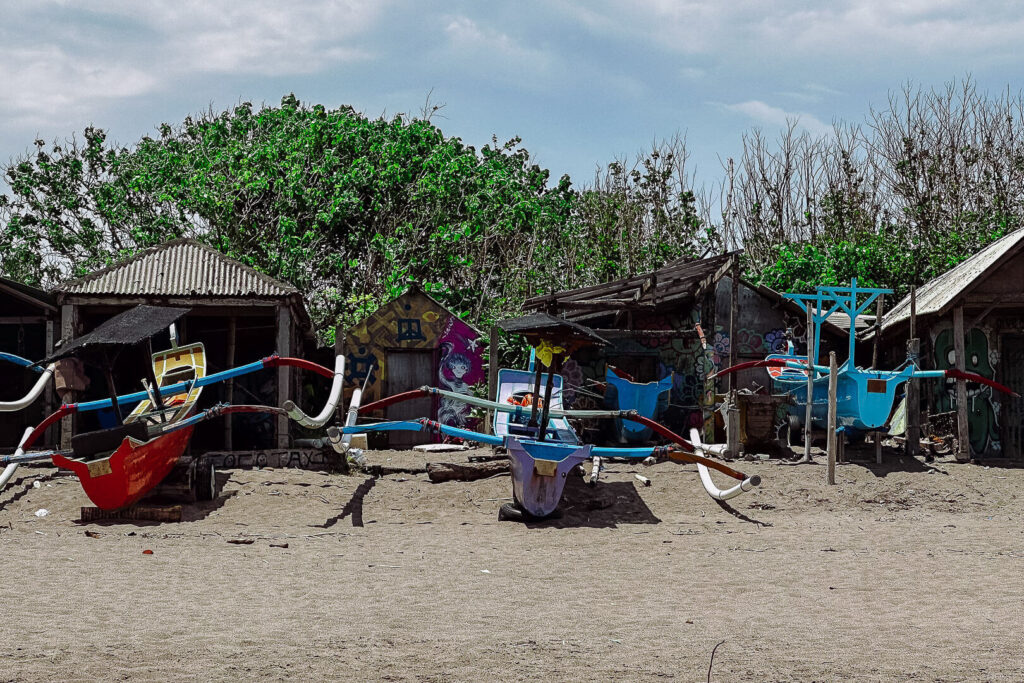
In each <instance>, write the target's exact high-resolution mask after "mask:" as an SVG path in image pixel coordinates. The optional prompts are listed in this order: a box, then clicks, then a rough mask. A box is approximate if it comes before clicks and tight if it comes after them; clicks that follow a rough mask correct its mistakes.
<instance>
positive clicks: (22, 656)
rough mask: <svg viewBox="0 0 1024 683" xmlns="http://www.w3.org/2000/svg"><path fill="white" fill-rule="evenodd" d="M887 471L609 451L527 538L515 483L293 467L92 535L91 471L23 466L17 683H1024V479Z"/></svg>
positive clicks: (8, 546)
mask: <svg viewBox="0 0 1024 683" xmlns="http://www.w3.org/2000/svg"><path fill="white" fill-rule="evenodd" d="M431 457H432V458H433V459H435V460H441V459H445V456H437V455H434V456H431ZM374 458H375V459H376V460H377V461H378V462H389V463H390V464H399V463H402V462H408V463H417V464H422V462H423V458H422V456H420V455H412V454H400V453H388V452H385V453H378V454H375V455H374ZM389 459H390V460H389ZM890 459H891V460H892V463H891V465H889V466H886V467H884V468H876V467H875V466H874V465H867V464H847V465H842V466H840V467H839V469H838V477H837V478H838V486H835V487H831V488H830V487H827V486H825V485H824V479H825V468H824V467H823V466H821V465H817V466H798V467H792V466H785V465H781V464H779V463H778V462H777V461H775V462H756V463H742V465H744V466H747V465H749V467H747V469H748V470H749V471H752V472H757V473H759V474H761V475H762V477H763V479H764V484H763V488H762V489H761V490H759V491H758V492H757V493H755V494H748V495H746V496H743V497H741V498H738V499H735V500H733V501H732V505H731V508H727V509H726V508H722V507H719V506H718V505H717V504H716V503H714V502H713V501H711V500H710V499H709V498H708V497H707V496H706V495H705V494H704V492H703V489H702V488H701V486H700V483H699V481H698V479H697V476H696V472H695V469H694V468H693V467H692V466H689V467H681V466H678V465H674V464H672V463H662V464H659V465H656V466H654V467H652V468H644V469H642V470H641V468H634V467H632V466H629V465H624V464H617V463H613V464H612V466H611V472H610V473H608V474H607V475H606V477H605V483H602V484H600V485H599V486H598V488H597V489H590V488H588V487H586V486H584V485H582V484H581V483H579V482H578V481H577V480H571V481H570V484H569V486H568V491H567V494H566V497H565V499H564V504H563V507H565V508H566V509H567V513H566V515H565V517H564V518H563V519H561V520H559V521H557V522H552V523H547V524H539V525H529V526H523V525H521V524H517V523H513V522H498V521H497V519H496V512H497V508H498V506H499V505H500V504H501V502H503V499H506V498H507V497H508V496H510V495H511V493H510V491H511V486H510V481H509V479H508V477H505V476H503V477H498V478H495V479H490V480H485V481H477V482H471V483H462V482H454V483H446V484H431V483H429V482H428V481H427V480H426V478H425V476H424V475H414V474H405V475H391V476H387V477H384V478H381V479H378V480H375V481H374V480H370V479H369V478H367V477H365V476H362V475H352V476H342V475H326V474H320V473H314V472H301V471H294V470H259V471H241V470H235V471H230V472H227V473H225V475H226V476H225V479H226V481H225V482H224V487H223V494H222V496H221V498H220V499H219V500H218V501H217V502H216V503H214V504H208V505H206V506H196V507H195V508H192V509H190V510H189V511H188V517H189V519H188V521H185V522H182V523H180V524H162V525H152V524H143V523H131V522H119V523H111V524H104V525H99V524H90V525H83V524H80V523H79V522H78V521H77V519H78V516H79V506H81V505H85V504H87V500H86V498H85V496H84V495H83V494H82V492H81V489H80V488H79V487H78V484H77V482H76V481H75V480H74V479H70V478H65V477H52V476H51V475H52V471H51V470H23V471H22V472H19V474H21V475H22V478H21V479H20V480H16V481H15V482H14V485H13V486H11V487H10V488H8V490H7V491H5V492H4V493H3V494H2V495H0V556H2V558H3V559H2V571H3V577H4V578H3V584H2V589H0V591H2V598H3V600H2V604H3V608H4V614H3V617H2V618H0V662H2V667H3V668H2V670H0V679H2V680H18V681H20V680H91V679H103V680H110V679H129V678H130V679H136V678H137V679H144V680H179V679H186V680H189V679H195V680H204V681H205V680H232V679H255V678H259V679H271V680H273V679H302V680H308V679H323V678H327V679H339V680H424V681H442V680H501V681H505V680H509V681H512V680H589V681H603V680H630V681H633V680H636V681H647V680H660V679H678V680H683V681H703V680H706V677H707V671H708V664H709V657H710V655H711V652H712V649H713V648H714V647H715V645H716V644H717V643H719V642H721V643H722V644H721V646H720V647H719V648H718V650H717V654H716V655H715V658H714V668H713V673H712V679H713V680H718V681H762V680H799V681H812V680H819V681H820V680H845V679H854V680H887V681H888V680H913V681H931V680H943V681H953V680H970V681H975V680H997V681H1020V680H1024V643H1022V639H1021V631H1022V626H1024V607H1022V599H1024V590H1022V588H1024V527H1022V521H1024V515H1022V511H1021V500H1020V498H1019V496H1020V491H1021V485H1022V484H1024V470H1017V469H997V468H992V469H986V468H982V467H978V466H972V465H957V464H953V463H948V462H941V463H937V464H936V466H935V467H934V468H932V467H931V466H926V465H925V464H924V463H922V462H920V461H916V460H910V459H906V458H905V459H903V461H902V462H897V460H896V457H895V455H893V456H890ZM634 471H643V473H644V474H646V475H647V476H650V477H651V479H652V481H653V484H652V486H651V487H650V488H643V487H641V486H639V484H638V483H636V482H635V481H634V480H633V478H632V472H634ZM37 480H38V481H40V482H41V485H40V486H39V487H38V488H37V487H34V486H33V482H34V481H37ZM723 483H724V482H723ZM371 484H372V488H371ZM357 490H359V491H360V492H365V497H364V498H363V501H362V507H361V509H360V507H359V506H358V505H348V507H347V508H346V505H347V504H348V503H349V501H350V500H352V498H353V494H354V493H355V492H356V491H357ZM40 508H46V509H48V510H49V511H50V514H49V515H48V516H46V517H44V518H37V517H36V516H35V515H34V513H35V511H36V510H38V509H40ZM342 515H343V516H342ZM360 521H361V522H362V523H363V526H355V524H356V523H359V522H360ZM86 532H93V534H94V535H95V534H98V538H96V537H92V536H89V535H86ZM231 539H241V540H253V541H254V542H253V543H251V544H246V545H238V544H232V543H228V541H229V540H231ZM284 544H287V548H283V547H275V546H280V545H284ZM147 549H148V550H152V551H153V554H152V555H147V554H143V551H144V550H147Z"/></svg>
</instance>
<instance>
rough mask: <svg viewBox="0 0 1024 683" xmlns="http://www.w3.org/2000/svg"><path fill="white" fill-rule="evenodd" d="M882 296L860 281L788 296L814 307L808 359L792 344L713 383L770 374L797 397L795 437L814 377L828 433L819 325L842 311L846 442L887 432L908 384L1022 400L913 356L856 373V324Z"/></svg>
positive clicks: (840, 399)
mask: <svg viewBox="0 0 1024 683" xmlns="http://www.w3.org/2000/svg"><path fill="white" fill-rule="evenodd" d="M883 294H892V290H891V289H878V288H870V287H858V286H857V280H856V278H854V279H853V281H852V282H851V284H850V286H849V287H818V288H817V291H816V293H815V294H784V295H783V296H785V297H786V298H787V299H791V300H793V301H796V302H798V303H800V304H801V305H803V306H804V307H806V306H808V305H810V306H811V307H812V320H813V323H814V325H813V328H814V330H813V334H811V333H809V334H808V340H809V344H810V349H811V352H810V354H809V355H806V356H801V355H797V353H796V349H795V347H794V345H793V342H792V341H790V342H788V345H787V350H786V353H784V354H773V355H769V356H767V357H766V358H765V359H764V360H760V361H749V362H746V363H740V364H738V365H734V366H732V367H730V368H726V369H724V370H722V371H720V372H718V373H717V374H715V375H714V376H713V377H720V376H722V375H727V374H729V373H733V372H738V371H740V370H745V369H748V368H758V367H763V368H767V371H768V375H769V376H770V377H771V380H772V383H773V385H774V388H775V391H777V392H779V393H786V394H789V395H790V396H792V397H793V402H792V403H791V404H789V406H788V408H787V410H788V412H789V420H790V431H791V433H802V428H803V426H804V423H805V421H806V407H807V400H808V375H811V377H810V379H811V385H812V390H811V397H810V400H811V421H812V424H813V425H814V426H815V427H818V428H820V429H824V428H826V425H827V421H828V382H829V367H828V366H825V365H819V364H818V358H819V349H820V342H821V325H822V323H823V322H824V321H825V320H827V319H828V318H829V316H831V315H832V314H833V313H836V312H840V311H841V312H843V313H845V314H846V315H848V316H849V318H850V321H851V322H850V333H849V347H848V353H847V359H846V361H845V362H844V363H843V364H842V365H841V366H839V368H838V371H837V387H836V396H837V399H836V424H837V426H838V427H839V428H840V429H842V430H843V431H844V432H845V433H846V434H847V435H848V436H851V437H857V436H859V435H860V434H863V433H865V432H871V431H884V426H885V424H886V423H887V422H888V420H889V416H890V415H891V414H892V411H893V405H894V403H895V401H896V392H897V390H898V388H899V387H900V385H902V384H903V383H904V382H906V381H908V380H910V379H945V378H952V379H963V380H966V381H969V382H977V383H979V384H983V385H985V386H989V387H992V388H993V389H995V390H997V391H1000V392H1002V393H1005V394H1009V395H1010V396H1014V397H1019V394H1017V392H1015V391H1013V390H1012V389H1010V388H1009V387H1006V386H1004V385H1002V384H1000V383H998V382H995V381H993V380H991V379H988V378H987V377H983V376H981V375H978V374H976V373H973V372H964V371H961V370H956V369H953V368H950V369H948V370H922V369H920V367H919V365H918V359H917V358H916V357H913V356H908V357H907V359H906V360H905V361H904V362H903V364H902V365H901V366H900V367H898V368H896V369H895V370H877V369H874V368H859V367H857V366H856V365H855V363H854V344H855V342H856V336H855V329H854V325H853V321H855V320H856V319H857V317H858V316H859V315H861V314H862V313H864V311H866V310H868V307H869V306H871V304H872V303H874V301H875V300H876V299H877V298H878V297H879V296H881V295H883Z"/></svg>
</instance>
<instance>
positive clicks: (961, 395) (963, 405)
mask: <svg viewBox="0 0 1024 683" xmlns="http://www.w3.org/2000/svg"><path fill="white" fill-rule="evenodd" d="M953 347H954V348H955V349H956V369H957V370H960V371H961V372H963V371H964V369H965V367H966V361H965V358H964V307H963V304H960V305H959V306H957V307H956V308H954V309H953ZM956 426H957V430H956V433H957V441H958V444H957V453H956V459H957V460H959V461H960V462H966V461H968V460H970V459H971V441H970V434H969V432H968V427H967V380H963V379H958V380H957V381H956Z"/></svg>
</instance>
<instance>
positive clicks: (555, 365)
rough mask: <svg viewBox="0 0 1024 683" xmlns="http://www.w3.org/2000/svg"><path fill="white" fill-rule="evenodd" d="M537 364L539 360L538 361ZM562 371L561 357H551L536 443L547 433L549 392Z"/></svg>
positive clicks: (549, 404)
mask: <svg viewBox="0 0 1024 683" xmlns="http://www.w3.org/2000/svg"><path fill="white" fill-rule="evenodd" d="M538 362H539V360H538ZM561 369H562V356H560V355H559V354H557V353H556V354H554V355H552V357H551V367H549V368H548V379H547V383H546V384H545V385H544V406H543V408H541V413H540V431H539V433H538V435H537V440H538V441H543V440H544V438H545V437H546V436H547V433H548V415H549V414H550V413H551V391H552V389H553V388H554V386H555V375H556V374H557V373H558V372H560V371H561Z"/></svg>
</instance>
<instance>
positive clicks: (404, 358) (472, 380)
mask: <svg viewBox="0 0 1024 683" xmlns="http://www.w3.org/2000/svg"><path fill="white" fill-rule="evenodd" d="M338 336H339V338H342V337H343V340H344V341H343V343H342V346H343V348H344V352H345V356H346V358H345V361H346V362H345V379H346V391H347V393H351V390H352V389H353V388H354V387H356V386H362V385H364V384H365V386H366V392H365V393H364V394H363V403H364V404H366V403H369V402H370V401H375V400H377V399H380V398H383V397H385V396H391V395H393V394H397V393H400V392H403V391H409V390H410V389H418V388H420V387H422V386H432V387H438V388H441V389H447V390H449V391H455V392H458V393H463V394H469V393H471V392H472V387H473V385H475V384H477V383H479V382H481V381H482V380H483V379H484V370H483V356H482V351H483V350H482V348H481V346H480V339H481V336H480V332H479V331H478V330H477V329H476V328H474V327H473V326H472V325H469V324H468V323H466V322H465V321H463V320H460V319H459V317H458V316H457V315H455V314H454V313H452V312H451V311H450V310H448V309H447V308H445V307H444V306H442V305H441V304H440V303H439V302H438V301H436V300H435V299H434V298H432V297H431V296H429V295H427V294H426V293H425V292H423V291H422V290H420V289H419V288H417V287H413V288H411V289H410V290H409V291H407V292H405V293H404V294H402V295H401V296H399V297H397V298H395V299H393V300H391V301H389V302H388V303H386V304H384V305H383V306H381V307H380V308H379V309H377V310H376V311H374V312H373V313H372V314H370V315H369V316H367V317H366V318H365V319H363V320H362V321H360V322H359V323H358V324H356V325H354V326H352V327H351V328H349V329H348V330H345V331H344V333H343V335H342V333H341V332H340V331H339V335H338ZM469 412H470V411H469V409H468V406H466V405H465V404H463V403H459V402H457V401H451V400H447V399H444V400H440V401H437V400H434V399H431V398H422V399H417V400H414V401H407V402H405V403H399V404H396V405H394V406H391V407H389V408H388V409H387V411H386V413H385V414H382V415H379V416H378V417H386V418H387V419H390V420H403V419H417V418H421V417H427V418H430V419H432V420H437V421H438V422H441V423H444V424H449V425H452V426H456V427H472V426H474V424H475V423H474V421H473V420H472V419H471V418H470V414H469ZM386 436H387V439H388V441H387V444H388V445H389V446H390V447H393V448H404V447H408V446H410V445H412V444H417V443H425V442H427V441H429V440H430V436H429V435H428V434H425V433H416V432H387V433H386Z"/></svg>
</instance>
